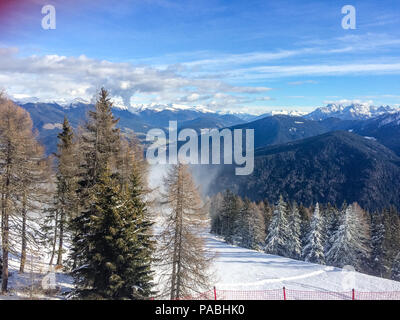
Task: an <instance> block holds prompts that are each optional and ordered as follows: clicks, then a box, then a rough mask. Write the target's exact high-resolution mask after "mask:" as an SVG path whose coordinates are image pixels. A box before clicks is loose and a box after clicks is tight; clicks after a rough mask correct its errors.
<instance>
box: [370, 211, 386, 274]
mask: <svg viewBox="0 0 400 320" xmlns="http://www.w3.org/2000/svg"><path fill="white" fill-rule="evenodd" d="M371 219H372V223H371V250H372V251H371V270H373V273H374V274H375V275H377V276H379V277H384V275H385V273H386V270H385V254H386V253H385V249H384V240H385V233H386V232H385V226H384V224H383V215H382V214H380V213H378V212H376V213H375V214H373V215H372V217H371Z"/></svg>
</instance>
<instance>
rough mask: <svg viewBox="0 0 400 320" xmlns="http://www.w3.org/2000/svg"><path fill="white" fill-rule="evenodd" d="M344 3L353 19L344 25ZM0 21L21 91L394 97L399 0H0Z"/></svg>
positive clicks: (143, 98)
mask: <svg viewBox="0 0 400 320" xmlns="http://www.w3.org/2000/svg"><path fill="white" fill-rule="evenodd" d="M45 4H52V5H54V7H55V8H56V29H55V30H44V29H43V28H42V21H41V20H42V18H43V17H44V15H43V14H42V13H41V9H42V7H43V5H45ZM348 4H351V5H353V6H354V7H355V8H356V29H347V30H345V29H343V28H342V18H343V17H344V14H342V12H341V9H342V7H343V6H344V5H348ZM0 21H1V22H0V88H3V89H5V90H6V92H7V93H8V94H9V95H10V96H12V97H15V98H17V99H22V98H28V97H37V98H39V99H40V100H46V101H48V100H50V101H52V100H63V99H64V100H70V99H73V98H77V97H80V98H84V99H88V100H89V99H91V98H92V97H93V95H94V93H95V92H96V91H97V90H98V89H99V88H100V87H101V86H104V87H106V88H108V89H109V90H110V91H111V93H112V94H113V96H114V97H115V99H116V101H119V102H120V103H123V104H124V105H130V106H132V107H134V106H138V105H143V104H144V105H147V104H171V103H172V104H180V105H188V106H204V107H207V108H209V109H213V110H225V111H244V112H251V113H260V112H265V111H268V110H277V109H289V110H302V111H309V110H311V109H314V108H315V107H318V106H322V105H324V104H326V103H327V102H332V101H346V102H349V101H352V100H357V101H366V102H369V103H374V104H376V105H381V104H385V105H386V104H390V105H400V81H399V80H400V2H399V1H398V0H380V1H378V0H374V1H372V0H360V1H359V0H357V1H356V0H350V1H333V0H332V1H319V0H302V1H298V0H279V1H272V0H247V1H243V0H129V1H128V0H119V1H111V0H96V1H94V0H80V1H78V0H70V1H61V0H1V1H0Z"/></svg>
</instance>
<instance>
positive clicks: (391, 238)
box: [382, 207, 400, 278]
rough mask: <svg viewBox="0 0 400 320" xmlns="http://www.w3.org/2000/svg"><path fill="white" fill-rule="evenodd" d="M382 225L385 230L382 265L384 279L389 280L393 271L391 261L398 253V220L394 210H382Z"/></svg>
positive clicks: (399, 246) (399, 224)
mask: <svg viewBox="0 0 400 320" xmlns="http://www.w3.org/2000/svg"><path fill="white" fill-rule="evenodd" d="M383 225H384V228H385V237H384V239H383V244H382V247H383V251H384V256H383V265H384V268H385V277H387V278H390V277H391V272H392V269H393V261H394V259H395V258H396V255H397V253H398V252H399V251H400V232H399V230H400V218H399V215H398V212H397V211H396V209H395V208H393V207H390V208H389V209H386V210H384V213H383Z"/></svg>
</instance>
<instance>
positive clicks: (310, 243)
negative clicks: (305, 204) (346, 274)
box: [302, 203, 325, 264]
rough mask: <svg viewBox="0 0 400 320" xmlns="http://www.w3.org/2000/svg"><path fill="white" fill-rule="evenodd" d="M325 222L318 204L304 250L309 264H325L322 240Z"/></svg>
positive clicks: (305, 258)
mask: <svg viewBox="0 0 400 320" xmlns="http://www.w3.org/2000/svg"><path fill="white" fill-rule="evenodd" d="M322 228H323V220H322V217H321V215H320V211H319V204H318V203H317V204H316V206H315V209H314V214H313V216H312V218H311V225H310V233H309V235H308V240H307V244H306V245H305V247H304V249H303V253H302V255H303V258H304V260H305V261H307V262H312V263H318V264H325V256H324V246H323V240H322Z"/></svg>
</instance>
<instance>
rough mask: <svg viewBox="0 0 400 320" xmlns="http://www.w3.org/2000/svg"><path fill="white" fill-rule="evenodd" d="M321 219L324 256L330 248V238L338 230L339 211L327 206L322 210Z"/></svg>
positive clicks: (331, 238)
mask: <svg viewBox="0 0 400 320" xmlns="http://www.w3.org/2000/svg"><path fill="white" fill-rule="evenodd" d="M323 217H324V219H323V221H324V226H323V232H324V252H325V255H326V254H327V253H328V251H329V250H330V248H331V247H332V242H331V241H332V240H333V237H332V236H333V234H334V233H335V232H336V231H337V229H338V228H339V210H338V209H337V208H336V207H334V206H332V205H330V204H328V205H327V207H326V208H325V210H324V214H323Z"/></svg>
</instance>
